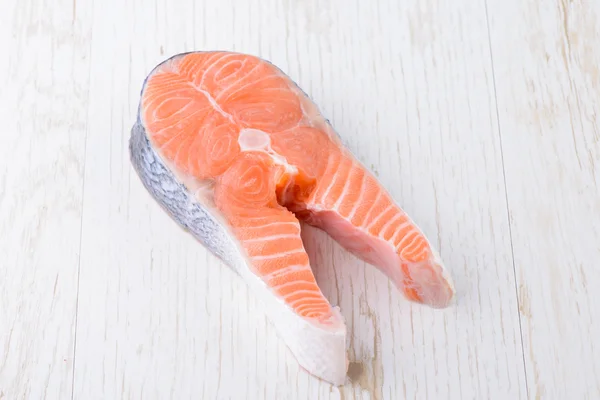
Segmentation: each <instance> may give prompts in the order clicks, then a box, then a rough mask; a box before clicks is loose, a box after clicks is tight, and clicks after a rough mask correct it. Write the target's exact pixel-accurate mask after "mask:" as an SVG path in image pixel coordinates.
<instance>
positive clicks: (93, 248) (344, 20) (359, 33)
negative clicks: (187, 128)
mask: <svg viewBox="0 0 600 400" xmlns="http://www.w3.org/2000/svg"><path fill="white" fill-rule="evenodd" d="M2 10H3V11H2V13H0V48H2V49H6V50H5V51H4V52H3V53H4V54H6V55H8V56H7V57H3V58H2V59H0V76H1V78H0V79H1V80H2V86H1V87H2V90H1V91H0V116H1V117H3V121H5V122H4V123H5V125H4V127H5V128H4V129H3V131H2V132H0V159H2V160H3V162H2V163H1V164H0V238H1V240H0V256H5V257H3V261H0V399H19V398H48V399H69V398H74V399H96V398H98V399H121V398H123V399H128V398H144V399H154V398H156V399H167V398H172V399H185V398H203V399H229V398H231V399H279V398H289V399H308V398H310V399H340V398H341V399H403V398H409V399H413V398H416V399H424V398H430V399H439V398H452V399H482V398H486V399H487V398H490V399H509V398H510V399H518V398H528V397H530V398H534V397H537V398H548V399H562V398H566V397H569V396H571V397H572V398H597V397H598V396H600V376H599V372H600V361H599V360H600V354H599V353H600V346H598V345H597V344H596V343H595V341H596V340H597V338H598V337H600V332H599V330H600V322H599V317H600V315H599V311H598V307H597V306H596V308H594V304H598V302H599V296H598V295H597V294H594V289H595V287H597V286H598V284H599V283H600V275H599V273H600V269H599V268H598V262H597V260H598V258H599V256H600V212H599V211H600V193H599V189H598V185H599V183H600V182H599V177H600V171H599V165H600V161H599V158H600V147H599V146H600V144H599V131H600V128H599V127H598V121H597V119H596V115H597V110H598V106H599V104H598V103H599V102H600V85H599V79H600V78H599V76H600V74H598V65H599V62H600V50H598V49H597V46H595V44H596V43H598V39H600V33H599V28H600V19H599V18H600V8H599V6H598V5H596V4H593V3H592V2H585V1H582V2H581V3H577V2H566V1H565V2H564V3H561V2H558V3H553V2H548V1H542V0H539V1H534V0H528V1H520V0H511V1H504V0H488V1H487V3H486V2H485V1H483V0H477V1H466V0H461V1H454V2H447V1H444V0H430V1H427V2H422V1H416V0H409V1H405V2H397V1H394V0H380V1H377V2H365V1H360V0H351V1H342V0H335V1H331V2H319V1H317V0H305V1H299V0H297V1H294V0H284V1H278V0H250V1H241V0H228V1H222V2H208V1H193V0H182V1H168V0H162V1H159V0H151V1H141V0H129V1H127V2H120V1H117V0H107V1H104V2H99V1H95V2H92V1H89V0H85V1H84V0H79V1H76V2H66V1H64V0H59V1H52V2H50V1H48V0H32V1H30V2H18V1H17V0H4V1H3V2H2ZM512 23H514V24H516V25H515V26H514V27H510V28H509V27H508V26H509V24H512ZM195 49H198V50H206V49H228V50H236V51H243V52H248V53H253V54H257V55H260V56H263V57H265V58H267V59H269V60H271V61H273V62H274V63H275V64H277V65H278V66H280V67H281V68H282V69H283V70H284V71H286V72H288V74H289V75H290V76H291V77H292V78H293V79H294V80H295V81H297V82H298V83H299V84H300V86H301V87H303V88H304V89H305V90H306V91H307V92H308V93H309V94H310V95H311V96H312V97H313V99H314V100H315V101H316V102H317V103H318V104H319V105H320V107H321V109H322V111H323V113H324V114H325V115H326V116H327V117H329V118H330V120H331V122H332V124H333V125H334V126H335V128H336V129H337V130H338V131H339V133H340V134H341V135H342V137H344V138H345V140H346V142H347V143H348V146H349V147H350V148H351V149H352V150H353V151H354V152H355V154H356V155H357V156H358V157H359V158H360V159H361V160H362V161H363V162H364V163H365V164H366V165H368V166H371V167H372V169H373V170H374V171H375V172H376V173H377V174H378V176H379V178H380V179H381V180H382V182H383V183H384V184H385V185H386V186H387V187H388V188H389V189H390V190H391V192H392V194H393V195H394V197H395V198H396V199H397V200H398V201H399V202H400V204H401V205H402V206H403V208H404V209H405V210H406V211H407V212H408V213H409V214H410V215H411V216H412V217H413V218H414V219H415V220H416V222H417V223H419V224H420V225H421V226H422V228H423V230H424V231H425V232H426V234H427V235H428V236H429V237H431V238H432V240H433V242H434V244H435V245H436V246H437V247H438V248H440V250H441V253H442V256H443V258H444V259H445V260H446V263H447V265H448V267H449V268H450V270H451V273H452V274H453V277H454V279H455V281H456V286H457V290H458V299H457V302H456V305H455V306H454V307H452V308H449V309H447V310H431V309H427V308H423V307H421V306H416V305H411V304H409V303H408V302H407V301H405V300H404V299H403V298H402V296H401V295H400V294H399V293H398V292H397V291H396V290H395V289H394V288H393V287H392V285H391V284H390V283H389V282H388V281H387V280H386V279H385V278H384V277H383V275H382V274H380V273H379V272H377V271H376V270H375V269H374V268H372V267H370V266H369V265H365V264H364V263H362V262H359V261H358V260H356V259H355V258H353V257H352V256H350V255H348V254H347V253H346V252H345V251H343V250H342V249H340V248H339V246H337V245H336V244H334V243H333V242H332V241H331V240H330V239H329V238H328V237H327V236H326V235H325V234H323V233H322V232H320V231H317V230H315V229H311V228H308V227H306V228H305V230H304V233H303V236H304V237H305V240H306V246H307V248H308V251H309V254H310V256H311V261H312V263H313V265H314V266H315V269H316V271H315V272H316V274H317V279H318V281H319V283H320V285H321V286H322V288H323V290H324V292H325V294H326V295H327V296H328V298H329V299H330V300H331V301H332V302H333V303H335V304H339V305H340V306H341V308H342V313H343V314H344V316H345V317H346V319H347V323H348V328H349V331H350V337H351V350H350V358H351V361H353V363H352V365H351V367H350V373H349V375H350V382H349V384H348V385H346V386H345V387H341V388H335V387H331V386H330V385H328V384H326V383H324V382H320V381H318V380H316V379H315V378H313V377H311V376H310V375H308V374H307V373H305V372H304V371H302V370H300V369H299V368H298V366H297V365H296V363H295V361H294V359H293V357H292V356H291V354H290V353H289V352H288V351H287V349H286V348H285V346H284V345H283V343H282V342H281V341H280V340H279V339H278V338H277V336H276V334H275V332H274V329H273V328H272V327H271V325H270V324H269V322H268V321H267V319H266V318H265V316H264V314H263V311H262V305H261V304H260V303H259V302H257V301H256V299H255V298H254V297H253V295H252V293H251V292H249V291H248V290H247V289H246V287H245V285H244V284H243V283H242V282H241V281H240V280H239V279H238V278H237V277H236V276H235V275H234V274H233V273H232V272H230V271H229V270H228V269H227V268H226V267H224V266H223V265H222V264H221V263H220V262H219V261H217V260H216V259H215V258H213V257H212V256H210V255H209V254H208V252H207V251H206V250H205V249H204V248H203V247H202V246H201V245H199V244H198V243H196V242H195V241H194V240H193V239H192V238H191V237H190V236H189V235H188V234H186V233H185V232H182V231H181V230H180V229H178V228H177V226H176V225H175V223H174V222H172V221H171V220H170V219H169V218H168V217H167V215H166V214H165V213H164V212H163V211H162V210H161V209H160V207H159V206H158V205H157V204H156V203H154V202H153V200H152V199H151V198H150V196H149V195H148V194H147V193H146V192H145V190H144V189H143V187H142V185H141V184H140V182H139V180H138V179H137V176H136V175H135V173H134V172H133V170H132V168H131V166H130V164H129V160H128V154H127V140H128V136H129V129H130V127H131V125H132V124H133V122H134V120H135V114H136V110H137V102H138V94H139V90H140V88H141V85H142V82H143V80H144V78H145V76H146V74H147V73H148V72H149V71H150V70H151V69H152V68H153V67H154V65H155V64H157V63H158V62H160V61H162V60H163V59H164V58H166V57H168V56H170V55H173V54H176V53H178V52H182V51H190V50H195ZM509 215H510V218H509ZM511 239H512V241H511ZM515 271H516V276H515ZM521 328H522V333H521Z"/></svg>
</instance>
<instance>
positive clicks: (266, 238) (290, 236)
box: [242, 233, 302, 243]
mask: <svg viewBox="0 0 600 400" xmlns="http://www.w3.org/2000/svg"><path fill="white" fill-rule="evenodd" d="M279 239H298V240H302V239H300V237H299V236H298V234H297V233H282V234H279V235H272V236H263V237H257V238H253V239H245V240H242V242H244V243H255V242H267V241H271V240H279Z"/></svg>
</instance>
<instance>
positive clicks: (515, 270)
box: [483, 0, 530, 399]
mask: <svg viewBox="0 0 600 400" xmlns="http://www.w3.org/2000/svg"><path fill="white" fill-rule="evenodd" d="M487 3H488V0H484V2H483V4H484V7H485V23H486V26H487V35H488V48H489V51H490V63H491V67H492V89H493V91H494V107H495V109H496V124H497V127H498V140H499V145H500V161H501V165H502V179H503V183H504V199H505V203H506V219H507V221H508V237H509V239H510V255H511V258H512V267H513V278H514V282H515V296H516V298H517V315H518V317H519V335H520V337H521V355H522V359H523V375H524V378H525V392H526V396H527V399H529V396H530V395H529V382H528V379H527V363H526V361H525V346H524V344H523V323H522V321H521V310H520V309H519V304H520V302H519V286H518V283H517V266H516V262H515V248H514V244H513V233H512V223H511V220H510V203H509V200H508V185H507V184H506V166H505V163H504V146H503V144H502V124H501V123H500V111H499V110H498V94H497V90H496V71H495V68H494V54H493V53H494V52H493V50H492V35H491V31H490V18H489V12H488V4H487Z"/></svg>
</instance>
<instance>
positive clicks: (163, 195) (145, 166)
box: [129, 117, 239, 270]
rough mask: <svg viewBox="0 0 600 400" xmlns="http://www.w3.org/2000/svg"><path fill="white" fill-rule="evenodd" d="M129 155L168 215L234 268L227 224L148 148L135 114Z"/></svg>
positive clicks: (234, 259)
mask: <svg viewBox="0 0 600 400" xmlns="http://www.w3.org/2000/svg"><path fill="white" fill-rule="evenodd" d="M129 156H130V160H131V163H132V164H133V167H134V169H135V171H136V172H137V174H138V176H139V178H140V180H141V181H142V183H143V185H144V187H145V188H146V190H148V192H149V193H150V194H151V195H152V197H153V198H154V199H155V200H156V201H157V202H158V203H159V204H160V205H161V206H162V208H164V209H165V210H166V211H167V213H168V214H169V215H170V216H171V218H173V219H174V220H175V221H176V222H177V223H178V224H179V226H180V227H182V228H183V229H185V230H186V231H188V232H190V233H191V234H192V235H193V236H194V237H195V238H196V239H197V240H198V241H199V242H201V243H202V244H203V245H204V246H205V247H206V248H208V249H209V250H210V252H211V253H212V254H214V255H215V256H217V257H218V258H220V259H221V260H222V261H223V262H225V263H226V264H227V265H228V266H229V267H230V268H232V269H233V270H236V265H237V262H236V261H237V259H238V257H239V254H238V253H239V250H238V249H237V248H236V246H235V245H234V244H233V242H232V240H231V238H230V237H229V233H228V231H227V228H225V227H224V226H223V224H221V223H220V222H219V221H217V219H216V218H215V217H213V216H212V215H211V213H210V212H209V211H208V210H207V209H206V208H205V207H204V206H203V205H202V204H200V203H199V202H198V200H196V199H195V198H194V196H193V195H192V194H191V193H190V192H189V191H188V190H187V188H186V187H185V186H184V185H183V184H182V183H180V182H178V180H177V178H176V177H175V175H174V174H173V173H172V172H171V171H170V170H169V169H168V168H167V167H166V166H165V164H164V163H163V161H162V160H161V159H160V157H159V156H158V154H157V153H156V152H155V151H154V149H153V148H152V146H151V144H150V141H149V140H148V137H147V135H146V130H145V129H144V127H143V126H142V123H141V121H140V119H139V117H138V121H137V122H136V124H135V125H134V126H133V128H132V130H131V138H130V140H129Z"/></svg>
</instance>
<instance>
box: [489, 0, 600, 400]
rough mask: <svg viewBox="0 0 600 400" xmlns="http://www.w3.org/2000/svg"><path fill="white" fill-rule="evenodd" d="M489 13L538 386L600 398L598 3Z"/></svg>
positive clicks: (504, 6)
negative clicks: (599, 300) (599, 340)
mask: <svg viewBox="0 0 600 400" xmlns="http://www.w3.org/2000/svg"><path fill="white" fill-rule="evenodd" d="M489 19H490V28H491V43H492V50H493V59H494V69H495V76H496V85H497V93H498V112H499V116H500V126H501V132H502V143H503V148H504V162H505V166H506V181H507V188H508V199H509V205H510V215H511V227H512V236H513V244H514V255H515V262H516V272H517V279H518V284H519V286H518V289H519V306H520V310H521V319H522V325H523V339H524V347H525V361H526V365H527V382H528V389H529V395H530V397H531V398H545V399H567V398H569V399H571V398H572V399H584V398H586V399H596V398H600V345H598V338H599V337H600V308H599V307H598V304H599V302H598V298H599V297H598V294H597V290H596V288H597V287H598V286H599V285H600V268H599V264H598V259H599V258H600V162H599V160H600V125H599V120H598V110H599V107H600V73H599V67H598V66H599V65H600V49H599V48H598V46H597V43H598V42H599V41H600V3H598V2H593V1H558V2H555V1H533V0H529V1H527V0H525V1H524V0H509V1H504V0H502V1H500V0H497V1H489ZM509 26H510V27H509Z"/></svg>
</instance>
